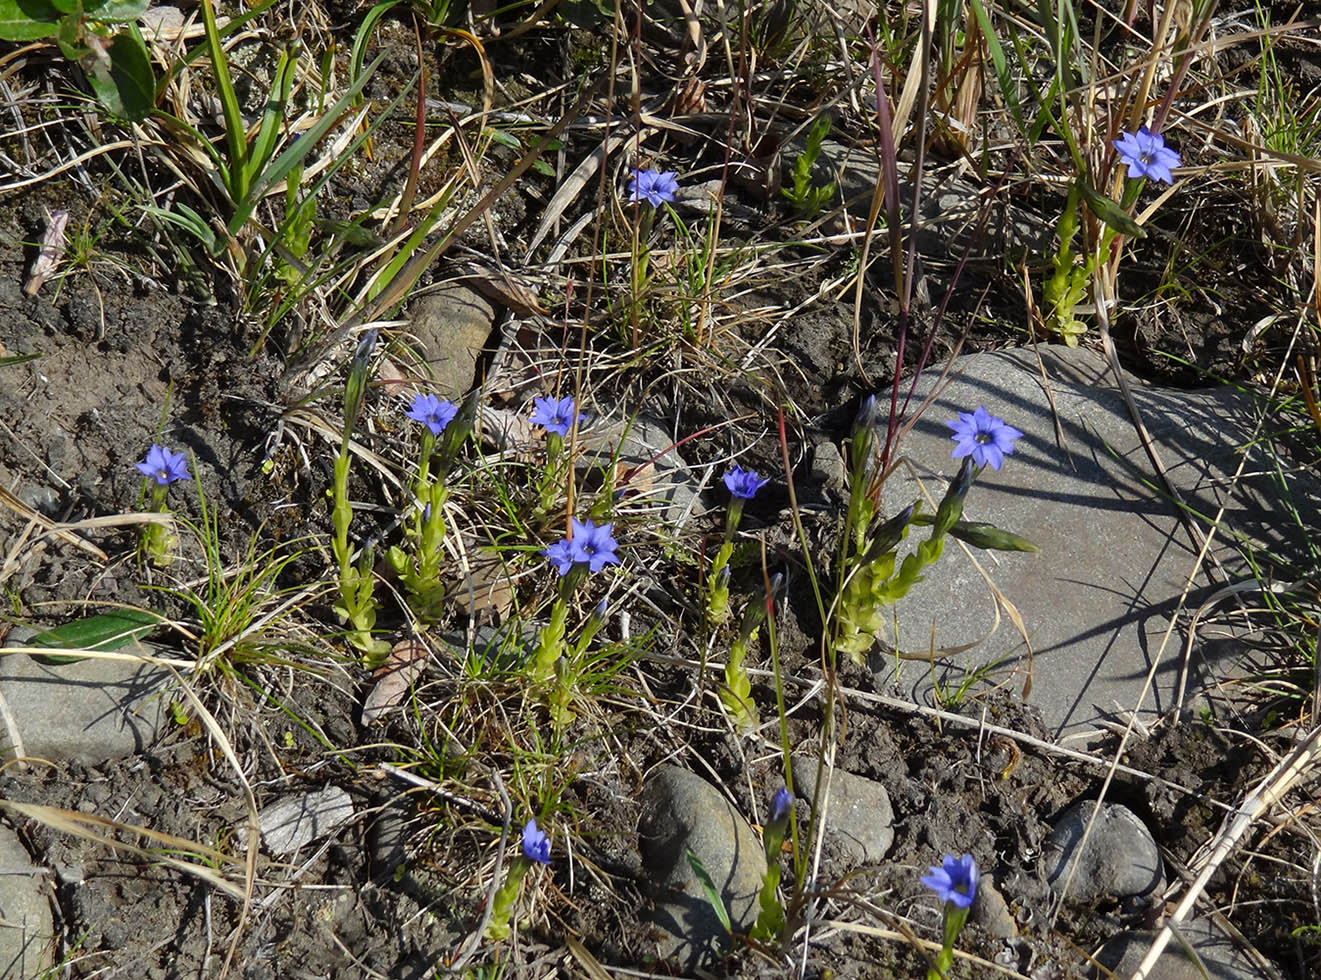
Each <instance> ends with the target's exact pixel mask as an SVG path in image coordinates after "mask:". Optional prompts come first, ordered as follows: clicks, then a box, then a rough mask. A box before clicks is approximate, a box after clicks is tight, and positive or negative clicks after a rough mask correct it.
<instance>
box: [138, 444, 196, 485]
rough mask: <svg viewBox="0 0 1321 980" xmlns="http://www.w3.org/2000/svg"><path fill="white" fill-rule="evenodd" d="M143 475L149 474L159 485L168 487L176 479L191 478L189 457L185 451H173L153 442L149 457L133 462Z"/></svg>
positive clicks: (148, 451)
mask: <svg viewBox="0 0 1321 980" xmlns="http://www.w3.org/2000/svg"><path fill="white" fill-rule="evenodd" d="M133 465H134V466H136V467H137V469H138V472H139V473H141V474H142V475H143V476H149V477H151V478H152V479H153V480H155V481H156V485H157V486H159V487H168V486H169V485H170V484H171V483H173V482H174V481H176V480H191V479H192V477H190V476H189V475H188V458H187V457H186V456H184V454H183V453H172V452H170V451H169V450H168V449H166V448H165V447H164V446H158V445H156V444H155V443H152V444H151V448H150V449H148V450H147V458H146V459H144V460H143V461H142V462H140V463H135V464H133Z"/></svg>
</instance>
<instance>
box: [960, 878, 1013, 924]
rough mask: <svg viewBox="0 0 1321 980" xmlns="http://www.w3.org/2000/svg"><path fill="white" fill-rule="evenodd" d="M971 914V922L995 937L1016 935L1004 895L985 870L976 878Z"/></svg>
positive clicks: (1011, 914)
mask: <svg viewBox="0 0 1321 980" xmlns="http://www.w3.org/2000/svg"><path fill="white" fill-rule="evenodd" d="M971 916H972V921H973V922H975V923H977V924H978V925H979V926H981V927H982V928H983V929H985V930H986V931H987V932H989V933H990V934H991V935H992V936H994V937H995V938H997V939H1013V938H1014V937H1015V936H1017V935H1018V925H1017V923H1015V922H1014V916H1013V913H1012V912H1010V911H1009V905H1008V903H1006V902H1005V897H1004V896H1003V895H1001V894H1000V889H998V888H996V887H995V882H994V881H992V880H991V876H990V875H989V874H986V873H985V872H983V873H982V875H981V877H980V878H978V879H977V897H976V898H975V899H973V903H972V913H971Z"/></svg>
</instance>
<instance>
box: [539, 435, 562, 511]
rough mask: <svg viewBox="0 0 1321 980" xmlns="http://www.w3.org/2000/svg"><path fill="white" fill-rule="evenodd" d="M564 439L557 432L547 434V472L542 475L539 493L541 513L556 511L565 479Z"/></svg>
mask: <svg viewBox="0 0 1321 980" xmlns="http://www.w3.org/2000/svg"><path fill="white" fill-rule="evenodd" d="M563 461H564V437H563V436H561V435H559V434H558V433H555V432H548V433H546V470H545V472H544V473H542V474H541V482H540V486H539V488H538V489H539V493H540V497H541V508H540V511H541V513H543V514H549V513H550V512H551V511H552V510H554V509H555V502H556V501H557V500H559V496H560V482H561V479H562V477H563V474H562V472H561V471H562V469H563Z"/></svg>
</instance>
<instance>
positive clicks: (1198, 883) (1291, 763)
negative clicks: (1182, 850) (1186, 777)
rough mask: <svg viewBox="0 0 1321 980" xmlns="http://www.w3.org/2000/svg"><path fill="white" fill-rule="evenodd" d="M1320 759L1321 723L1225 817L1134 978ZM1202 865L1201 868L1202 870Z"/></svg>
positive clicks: (1139, 979) (1142, 979)
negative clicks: (1216, 876) (1256, 826)
mask: <svg viewBox="0 0 1321 980" xmlns="http://www.w3.org/2000/svg"><path fill="white" fill-rule="evenodd" d="M1319 758H1321V725H1319V726H1317V727H1315V728H1313V729H1312V731H1311V732H1310V733H1309V734H1308V736H1307V738H1306V739H1304V740H1303V741H1302V742H1301V743H1300V744H1299V745H1297V746H1296V747H1295V748H1294V750H1293V751H1292V752H1290V753H1289V754H1288V755H1287V756H1285V757H1284V758H1283V759H1281V760H1280V762H1279V764H1278V765H1276V767H1275V768H1274V769H1272V770H1271V771H1270V772H1269V773H1268V774H1267V776H1266V778H1265V779H1263V780H1262V781H1261V782H1260V783H1258V784H1257V787H1256V788H1255V789H1254V790H1253V791H1252V792H1251V793H1249V794H1248V797H1247V799H1245V800H1244V801H1243V802H1242V803H1241V804H1239V806H1238V809H1237V810H1235V811H1234V814H1233V816H1232V817H1229V818H1227V819H1226V821H1225V823H1224V824H1223V825H1222V826H1221V828H1220V830H1219V832H1218V833H1217V834H1216V836H1215V837H1214V838H1213V839H1212V840H1211V842H1210V843H1209V845H1208V847H1207V848H1206V850H1205V852H1204V855H1203V856H1202V857H1200V858H1199V859H1198V860H1196V861H1194V862H1193V864H1192V865H1191V867H1190V870H1192V871H1196V872H1197V878H1196V879H1195V880H1194V881H1193V883H1192V884H1191V885H1189V886H1188V891H1187V893H1186V894H1185V895H1184V897H1183V899H1182V900H1181V901H1180V902H1179V905H1178V907H1177V908H1175V910H1174V912H1173V913H1171V915H1170V918H1169V920H1168V921H1167V922H1166V923H1165V926H1164V927H1163V928H1162V929H1161V930H1160V932H1159V933H1157V934H1156V939H1155V940H1154V941H1153V942H1152V944H1151V949H1149V950H1147V955H1146V956H1144V957H1143V958H1142V962H1141V963H1140V964H1139V965H1138V968H1137V971H1136V972H1134V974H1133V977H1132V980H1146V978H1147V976H1148V975H1150V973H1151V971H1152V969H1153V968H1154V967H1155V965H1156V961H1157V960H1159V959H1160V956H1161V954H1162V953H1163V952H1165V947H1166V946H1168V945H1169V943H1170V940H1171V939H1172V938H1173V937H1174V929H1175V927H1176V926H1177V925H1178V924H1179V923H1180V922H1183V921H1184V919H1186V918H1187V917H1188V914H1189V913H1190V912H1191V911H1192V909H1193V906H1194V905H1196V904H1197V900H1198V899H1199V898H1201V896H1202V892H1204V891H1205V890H1206V886H1207V884H1208V883H1210V881H1211V878H1212V876H1213V875H1214V874H1215V873H1216V872H1217V871H1218V870H1219V869H1220V866H1221V865H1222V864H1224V862H1225V860H1226V859H1227V858H1228V857H1229V855H1230V854H1231V853H1233V851H1234V849H1235V848H1237V847H1238V844H1239V841H1241V840H1242V839H1243V835H1244V834H1246V833H1247V832H1248V830H1249V828H1251V826H1252V825H1253V823H1255V822H1256V820H1257V819H1258V818H1259V817H1261V816H1262V814H1264V813H1266V811H1267V810H1269V809H1270V808H1271V807H1273V806H1274V805H1275V804H1276V803H1278V802H1279V801H1280V800H1281V799H1283V798H1284V795H1285V794H1286V793H1288V792H1289V791H1290V790H1291V789H1293V788H1294V786H1296V785H1297V784H1298V782H1299V781H1300V780H1301V779H1302V778H1303V777H1304V776H1306V775H1307V774H1308V773H1309V772H1310V771H1311V769H1312V768H1313V767H1314V766H1315V765H1316V763H1317V760H1318V759H1319ZM1199 866H1200V870H1199Z"/></svg>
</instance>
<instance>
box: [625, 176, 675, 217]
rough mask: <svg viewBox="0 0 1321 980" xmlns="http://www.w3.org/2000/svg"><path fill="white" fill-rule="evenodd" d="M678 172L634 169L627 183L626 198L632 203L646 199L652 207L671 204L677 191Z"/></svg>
mask: <svg viewBox="0 0 1321 980" xmlns="http://www.w3.org/2000/svg"><path fill="white" fill-rule="evenodd" d="M678 176H679V175H678V174H677V173H675V172H674V171H673V170H634V171H633V178H632V180H630V181H629V184H628V199H629V200H630V201H632V202H633V203H634V204H636V203H638V202H639V201H646V202H647V203H648V204H650V205H651V206H652V207H653V208H658V207H660V206H661V204H673V203H674V195H675V194H677V193H678V192H679V181H678Z"/></svg>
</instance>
